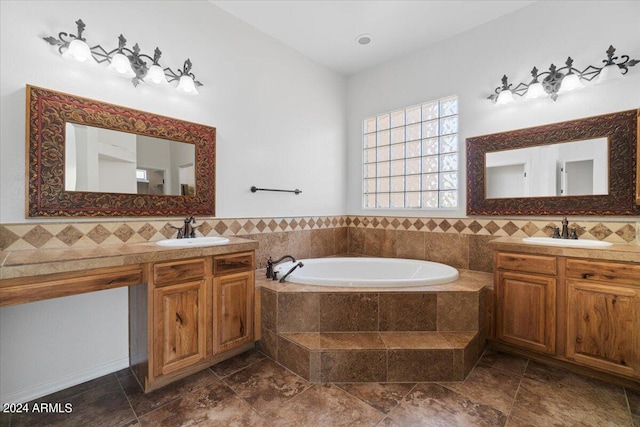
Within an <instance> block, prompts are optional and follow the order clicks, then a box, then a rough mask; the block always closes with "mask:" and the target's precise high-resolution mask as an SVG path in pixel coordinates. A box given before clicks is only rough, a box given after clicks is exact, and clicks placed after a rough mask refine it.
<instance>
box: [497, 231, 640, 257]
mask: <svg viewBox="0 0 640 427" xmlns="http://www.w3.org/2000/svg"><path fill="white" fill-rule="evenodd" d="M489 243H490V244H491V245H493V246H494V248H496V249H500V250H507V251H509V250H511V251H517V252H525V253H531V254H538V255H554V256H564V257H569V258H590V259H601V260H606V261H622V262H633V263H640V246H638V245H636V244H631V243H629V244H613V245H612V246H609V247H606V248H572V247H564V246H549V245H536V244H531V243H524V242H523V241H522V239H521V238H517V237H498V238H496V239H495V240H491V241H490V242H489Z"/></svg>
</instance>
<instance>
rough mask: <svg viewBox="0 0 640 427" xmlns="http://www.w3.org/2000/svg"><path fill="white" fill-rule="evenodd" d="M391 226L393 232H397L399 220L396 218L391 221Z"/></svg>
mask: <svg viewBox="0 0 640 427" xmlns="http://www.w3.org/2000/svg"><path fill="white" fill-rule="evenodd" d="M391 226H392V227H393V229H394V230H397V229H398V227H400V220H398V218H393V219H392V220H391Z"/></svg>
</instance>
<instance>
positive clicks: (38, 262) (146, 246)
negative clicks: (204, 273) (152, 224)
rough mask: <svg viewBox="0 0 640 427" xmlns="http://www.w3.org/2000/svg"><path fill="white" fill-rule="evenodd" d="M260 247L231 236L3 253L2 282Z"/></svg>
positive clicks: (1, 264) (0, 277) (0, 276)
mask: <svg viewBox="0 0 640 427" xmlns="http://www.w3.org/2000/svg"><path fill="white" fill-rule="evenodd" d="M257 248H258V242H257V241H255V240H249V239H241V238H238V237H229V243H226V244H224V245H212V246H197V247H167V246H160V245H157V244H156V243H154V242H145V243H123V244H121V245H105V246H98V247H96V248H78V249H33V250H21V251H2V252H0V279H12V278H18V277H29V276H40V275H44V274H52V273H66V272H72V271H80V270H89V269H94V268H104V267H117V266H124V265H132V264H141V263H147V262H156V261H169V260H176V259H185V258H195V257H204V256H211V255H223V254H228V253H234V252H242V251H250V250H255V249H257Z"/></svg>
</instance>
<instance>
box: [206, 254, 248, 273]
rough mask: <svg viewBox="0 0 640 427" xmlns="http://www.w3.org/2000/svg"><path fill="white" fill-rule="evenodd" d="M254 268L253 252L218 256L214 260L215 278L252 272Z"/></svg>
mask: <svg viewBox="0 0 640 427" xmlns="http://www.w3.org/2000/svg"><path fill="white" fill-rule="evenodd" d="M253 268H254V266H253V252H243V253H239V254H231V255H223V256H217V257H215V258H214V259H213V275H214V276H221V275H223V274H232V273H239V272H242V271H250V270H253Z"/></svg>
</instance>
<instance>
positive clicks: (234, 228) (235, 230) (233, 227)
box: [229, 220, 242, 234]
mask: <svg viewBox="0 0 640 427" xmlns="http://www.w3.org/2000/svg"><path fill="white" fill-rule="evenodd" d="M229 229H230V230H231V231H232V232H233V234H238V231H240V230H242V226H241V225H240V223H239V222H238V221H235V220H234V221H233V222H232V223H231V225H229Z"/></svg>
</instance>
